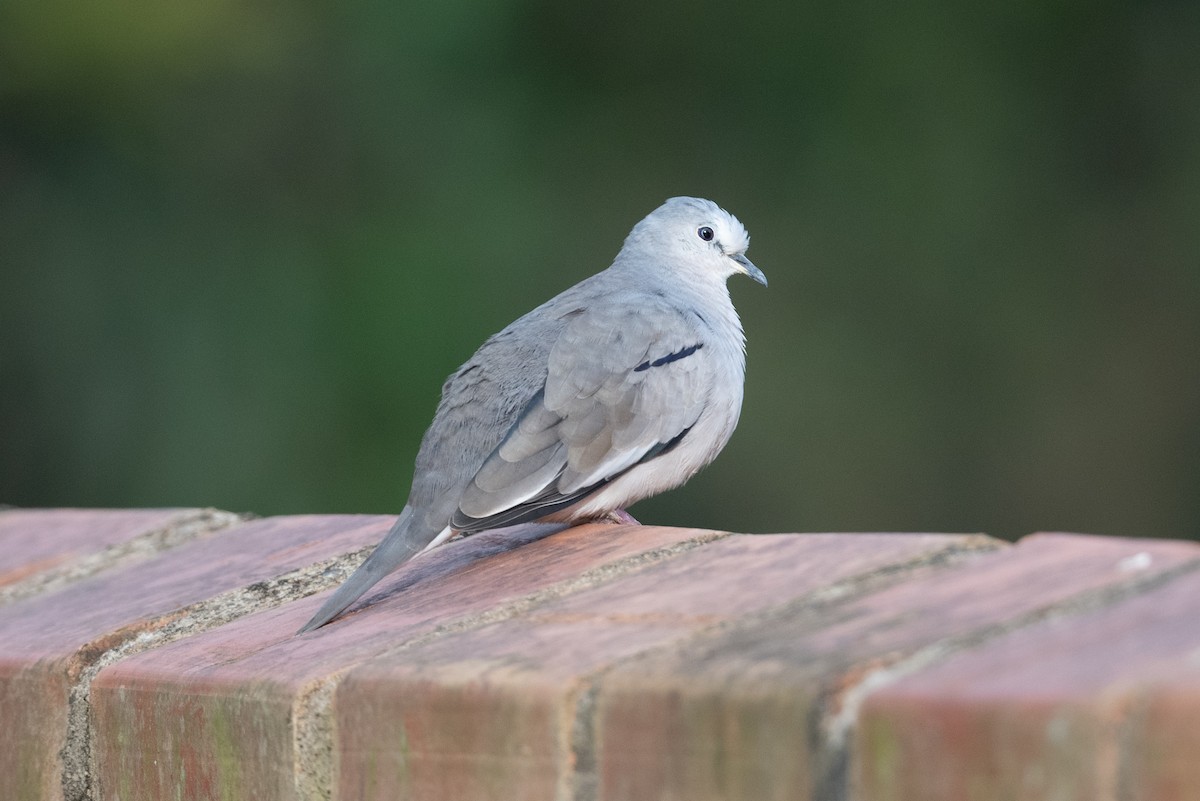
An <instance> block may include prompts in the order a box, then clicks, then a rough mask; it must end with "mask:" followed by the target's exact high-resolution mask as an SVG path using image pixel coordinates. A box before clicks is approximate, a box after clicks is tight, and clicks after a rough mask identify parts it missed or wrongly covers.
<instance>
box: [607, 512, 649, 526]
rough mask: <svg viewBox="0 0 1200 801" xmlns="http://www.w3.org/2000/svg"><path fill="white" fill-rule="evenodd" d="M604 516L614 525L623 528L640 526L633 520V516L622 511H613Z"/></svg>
mask: <svg viewBox="0 0 1200 801" xmlns="http://www.w3.org/2000/svg"><path fill="white" fill-rule="evenodd" d="M606 516H607V517H608V519H609V520H611V521H613V522H614V523H620V524H621V525H623V526H640V525H641V523H639V522H638V521H637V518H635V517H634V516H633V515H631V514H629V512H626V511H625V510H624V509H614V510H613V511H611V512H609V513H608V515H606Z"/></svg>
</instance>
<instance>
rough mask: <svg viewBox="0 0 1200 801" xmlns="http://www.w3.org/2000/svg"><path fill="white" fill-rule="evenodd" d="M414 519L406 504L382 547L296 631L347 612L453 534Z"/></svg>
mask: <svg viewBox="0 0 1200 801" xmlns="http://www.w3.org/2000/svg"><path fill="white" fill-rule="evenodd" d="M413 523H414V521H413V514H412V510H411V509H409V508H408V507H407V506H406V507H404V511H402V512H401V513H400V517H399V518H397V520H396V522H395V524H394V525H393V526H392V530H391V531H389V532H388V533H387V536H386V537H384V538H383V542H381V543H379V547H377V548H376V549H375V550H374V551H373V552H372V553H371V555H370V556H368V557H367V561H365V562H363V563H362V564H361V565H359V566H358V570H355V571H354V573H353V574H352V575H351V576H350V578H348V579H346V581H345V582H344V583H343V584H342V586H340V587H338V588H337V591H336V592H334V593H333V595H331V596H329V600H327V601H326V602H325V603H324V605H323V606H322V607H321V608H320V609H319V610H318V611H317V613H316V614H315V615H313V618H312V620H310V621H308V622H307V623H305V624H304V628H302V629H300V631H298V632H296V633H297V634H303V633H305V632H306V631H312V630H313V629H316V628H320V627H321V626H324V625H325V624H326V623H328V622H329V621H331V620H333V619H334V618H335V617H337V616H338V615H340V614H341V613H342V612H344V611H345V610H346V607H348V606H350V604H352V603H354V602H355V601H357V600H358V599H359V598H360V597H361V596H362V594H363V593H364V592H366V591H367V590H369V589H371V588H372V587H374V586H375V584H377V583H378V582H379V580H380V579H382V578H383V577H384V576H386V575H387V574H388V573H391V572H392V571H393V570H395V569H396V568H398V567H399V566H400V565H402V564H404V563H405V562H407V561H408V560H409V559H412V558H413V557H414V556H416V555H417V554H419V553H421V552H422V551H424V550H426V549H428V548H430V547H433V546H434V545H436V544H438V543H439V542H441V541H442V540H443V539H445V537H446V535H448V534H449V532H448V531H442V532H440V533H439V532H437V531H429V530H428V529H427V527H424V526H421V525H419V524H418V525H412V524H413Z"/></svg>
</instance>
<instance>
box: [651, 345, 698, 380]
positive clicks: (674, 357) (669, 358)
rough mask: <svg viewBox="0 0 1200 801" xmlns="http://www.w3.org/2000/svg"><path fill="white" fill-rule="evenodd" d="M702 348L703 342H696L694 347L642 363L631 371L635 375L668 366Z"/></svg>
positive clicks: (690, 346)
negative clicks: (652, 368) (653, 368)
mask: <svg viewBox="0 0 1200 801" xmlns="http://www.w3.org/2000/svg"><path fill="white" fill-rule="evenodd" d="M703 347H704V343H703V342H697V343H696V344H695V345H689V346H688V347H686V348H681V349H680V350H677V351H675V352H674V353H668V354H667V355H666V356H662V357H660V358H657V359H655V360H654V361H652V362H651V361H645V362H642V363H641V364H639V365H638V366H637V367H635V368H633V371H634V372H635V373H640V372H641V371H642V370H649V369H650V368H651V367H662V366H663V365H664V364H670V363H671V362H677V361H679V360H680V359H686V358H687V357H688V356H691V355H692V354H693V353H695V352H696V351H698V350H700V349H701V348H703Z"/></svg>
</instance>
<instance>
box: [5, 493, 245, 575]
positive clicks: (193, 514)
mask: <svg viewBox="0 0 1200 801" xmlns="http://www.w3.org/2000/svg"><path fill="white" fill-rule="evenodd" d="M206 514H208V511H207V510H201V509H6V510H3V511H0V588H4V587H6V586H10V585H12V584H15V583H16V582H18V581H22V580H27V579H29V578H31V577H35V576H37V575H38V574H39V573H44V572H46V571H49V570H53V569H55V568H62V567H64V566H66V565H69V564H70V563H72V562H74V561H78V560H80V559H81V558H83V557H87V556H91V555H95V554H98V553H100V552H102V551H103V550H104V549H105V548H110V547H112V546H115V545H119V544H121V543H126V542H129V541H130V540H133V539H136V538H137V537H140V536H145V535H147V534H151V533H154V532H163V531H166V530H169V529H171V528H175V527H179V526H184V525H192V524H194V523H195V522H197V521H201V520H203V519H204V517H205V516H206ZM217 525H218V526H219V525H221V523H220V522H218V523H217ZM0 597H3V596H2V595H0Z"/></svg>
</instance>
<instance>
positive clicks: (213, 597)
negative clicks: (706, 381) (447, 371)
mask: <svg viewBox="0 0 1200 801" xmlns="http://www.w3.org/2000/svg"><path fill="white" fill-rule="evenodd" d="M185 513H191V512H190V511H189V510H183V511H180V512H177V511H175V510H162V511H150V512H145V513H121V512H113V513H107V514H100V513H95V512H78V511H73V510H66V511H62V512H54V511H49V512H36V513H35V512H24V511H20V512H19V513H17V514H19V516H20V519H21V522H20V525H19V526H18V525H16V524H14V522H13V521H14V520H16V519H17V518H13V517H11V515H13V514H14V512H13V511H6V512H2V513H0V546H5V545H11V546H13V548H16V549H20V548H23V549H24V550H22V551H20V553H17V552H16V551H15V550H13V549H10V550H7V551H4V550H3V548H0V551H2V552H3V558H4V559H5V560H6V561H0V570H2V571H5V572H4V574H5V575H11V576H16V577H17V578H16V579H15V582H16V583H15V584H13V583H10V584H9V585H8V586H10V587H13V586H21V587H24V588H25V589H26V591H29V592H34V593H39V594H36V595H33V596H32V597H25V598H21V597H19V596H14V595H10V596H8V598H9V603H7V604H5V605H3V606H0V721H2V722H3V726H0V799H4V801H7V799H9V798H14V799H18V800H23V799H61V798H69V799H71V801H76V799H80V801H82V800H83V799H88V800H89V801H90V800H91V799H107V800H110V801H117V800H118V799H119V800H120V801H136V800H137V799H160V798H178V799H187V800H190V799H224V798H255V799H266V800H267V801H270V800H271V799H297V800H303V801H308V800H309V799H355V800H356V801H359V800H363V799H380V798H387V799H391V798H412V799H426V798H430V799H432V798H438V799H443V798H453V799H465V800H466V801H470V799H484V798H486V799H491V798H520V799H541V798H546V799H597V800H599V799H654V798H665V799H688V801H692V799H696V800H697V801H704V799H756V800H757V799H785V798H786V799H816V800H819V801H825V799H847V801H906V800H907V799H923V800H924V799H929V800H930V801H938V799H956V800H957V799H966V800H967V801H974V800H975V799H978V800H979V801H989V800H990V799H1043V798H1046V799H1048V798H1055V799H1058V798H1062V799H1089V801H1090V800H1091V799H1098V801H1107V800H1108V799H1113V801H1116V799H1121V801H1159V800H1160V799H1161V800H1162V801H1175V800H1176V799H1190V798H1197V797H1200V793H1197V791H1196V788H1197V787H1200V768H1198V767H1197V766H1198V765H1200V761H1198V760H1196V759H1195V757H1194V754H1195V753H1197V752H1200V724H1197V723H1196V721H1197V720H1200V656H1198V655H1200V622H1198V621H1200V616H1197V615H1196V613H1195V612H1194V611H1193V610H1195V609H1196V608H1197V606H1198V605H1200V546H1197V545H1196V544H1192V543H1184V542H1166V541H1153V540H1142V541H1135V540H1119V539H1107V538H1101V537H1088V536H1073V535H1037V536H1033V537H1029V538H1026V539H1025V540H1023V541H1021V542H1020V543H1019V544H1018V545H1017V546H1015V547H1010V546H1007V545H1004V544H1002V543H998V542H996V541H995V540H989V539H987V538H984V537H979V536H955V535H894V534H892V535H869V534H849V535H786V534H785V535H767V536H747V535H723V534H717V533H713V532H704V531H696V530H687V529H666V528H656V527H623V526H611V525H608V526H584V527H579V528H576V529H572V530H568V531H563V532H560V533H553V534H551V533H549V532H548V531H547V530H546V529H544V528H538V527H521V528H518V529H514V530H511V531H506V532H493V533H489V534H484V535H479V536H476V537H472V538H470V539H468V540H465V541H462V542H457V543H452V544H450V545H449V546H448V547H445V548H442V549H439V550H437V551H434V552H432V553H430V554H428V555H426V556H423V557H421V558H420V559H418V560H416V561H414V562H412V563H410V564H409V565H407V566H405V567H404V568H402V569H401V570H399V571H397V572H396V573H395V574H394V575H392V576H390V577H389V578H388V579H386V580H385V581H384V582H382V583H381V584H380V585H379V587H377V588H376V589H374V590H373V591H371V592H370V593H368V596H367V597H366V598H365V599H364V600H363V601H361V602H359V603H358V604H356V605H355V607H354V608H352V609H351V611H350V613H349V614H347V615H345V616H343V617H342V618H340V619H339V620H337V621H336V622H335V623H333V624H332V625H330V626H327V627H325V628H323V629H320V630H318V631H316V632H312V633H310V634H307V635H304V636H302V637H297V636H295V635H294V632H295V631H296V630H297V629H298V628H299V626H300V625H301V624H302V623H303V622H305V621H306V620H307V619H308V617H309V616H310V615H311V614H312V613H313V612H314V611H315V610H316V608H317V607H318V606H319V605H320V603H321V602H322V600H323V599H324V594H319V595H315V596H310V597H305V594H306V593H308V592H311V591H312V590H313V589H314V588H316V587H320V586H328V585H329V584H331V583H333V582H335V581H337V580H338V579H339V577H340V576H341V575H343V574H344V571H345V570H347V569H349V568H350V567H352V565H353V563H354V562H355V559H354V558H353V557H351V556H349V554H353V553H354V552H358V551H361V550H362V549H363V548H364V547H365V546H367V545H368V544H373V543H374V542H376V541H378V539H379V538H380V537H381V536H382V534H383V533H384V532H385V531H386V529H387V527H388V525H389V524H390V522H391V521H392V519H393V518H390V517H349V516H347V517H338V516H328V517H325V516H307V517H290V518H273V519H268V520H264V521H256V522H253V523H243V524H240V525H237V526H235V527H233V528H230V529H226V530H223V531H218V532H216V533H207V534H206V535H205V536H203V537H202V538H199V539H195V540H193V541H191V542H182V541H171V542H170V543H169V545H170V547H166V548H165V549H164V550H157V549H153V548H152V549H149V550H145V549H143V550H138V551H136V552H134V551H128V552H126V551H120V550H118V551H113V550H112V549H113V548H117V549H121V548H124V547H125V545H123V544H127V543H130V542H137V541H139V538H145V537H147V536H151V537H152V536H153V531H154V530H155V529H154V526H160V525H166V526H170V525H173V523H172V522H171V521H172V520H176V518H172V517H170V516H171V515H176V514H185ZM164 515H165V517H164ZM6 518H7V523H5V520H6ZM38 521H41V523H44V524H45V526H44V527H45V530H46V531H47V532H48V533H47V534H46V536H45V537H44V538H41V539H39V536H40V535H39V532H40V531H41V523H39V522H38ZM164 521H165V522H164ZM6 526H7V527H6ZM32 540H37V542H36V544H34V545H31V544H30V542H31V541H32ZM99 553H103V554H107V555H109V556H111V555H112V554H120V553H125V556H129V555H130V554H132V557H133V558H125V557H124V556H123V557H120V558H116V557H114V558H106V559H100V560H99V561H96V562H94V563H88V564H89V565H90V567H89V568H88V570H90V571H92V572H91V573H88V572H86V571H83V572H81V571H78V570H77V571H75V572H64V573H60V574H59V575H60V576H66V577H68V578H69V580H67V579H64V580H59V581H49V582H42V581H40V580H36V579H33V580H32V581H33V583H30V581H31V578H30V577H36V576H41V575H50V574H51V573H53V572H54V571H62V570H68V571H69V569H70V566H71V565H72V564H80V563H83V562H86V561H87V560H89V559H93V558H94V557H95V556H96V554H99ZM14 554H16V555H14ZM64 566H66V567H64ZM3 586H4V585H3V584H0V596H2V595H3ZM14 598H15V600H14Z"/></svg>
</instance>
